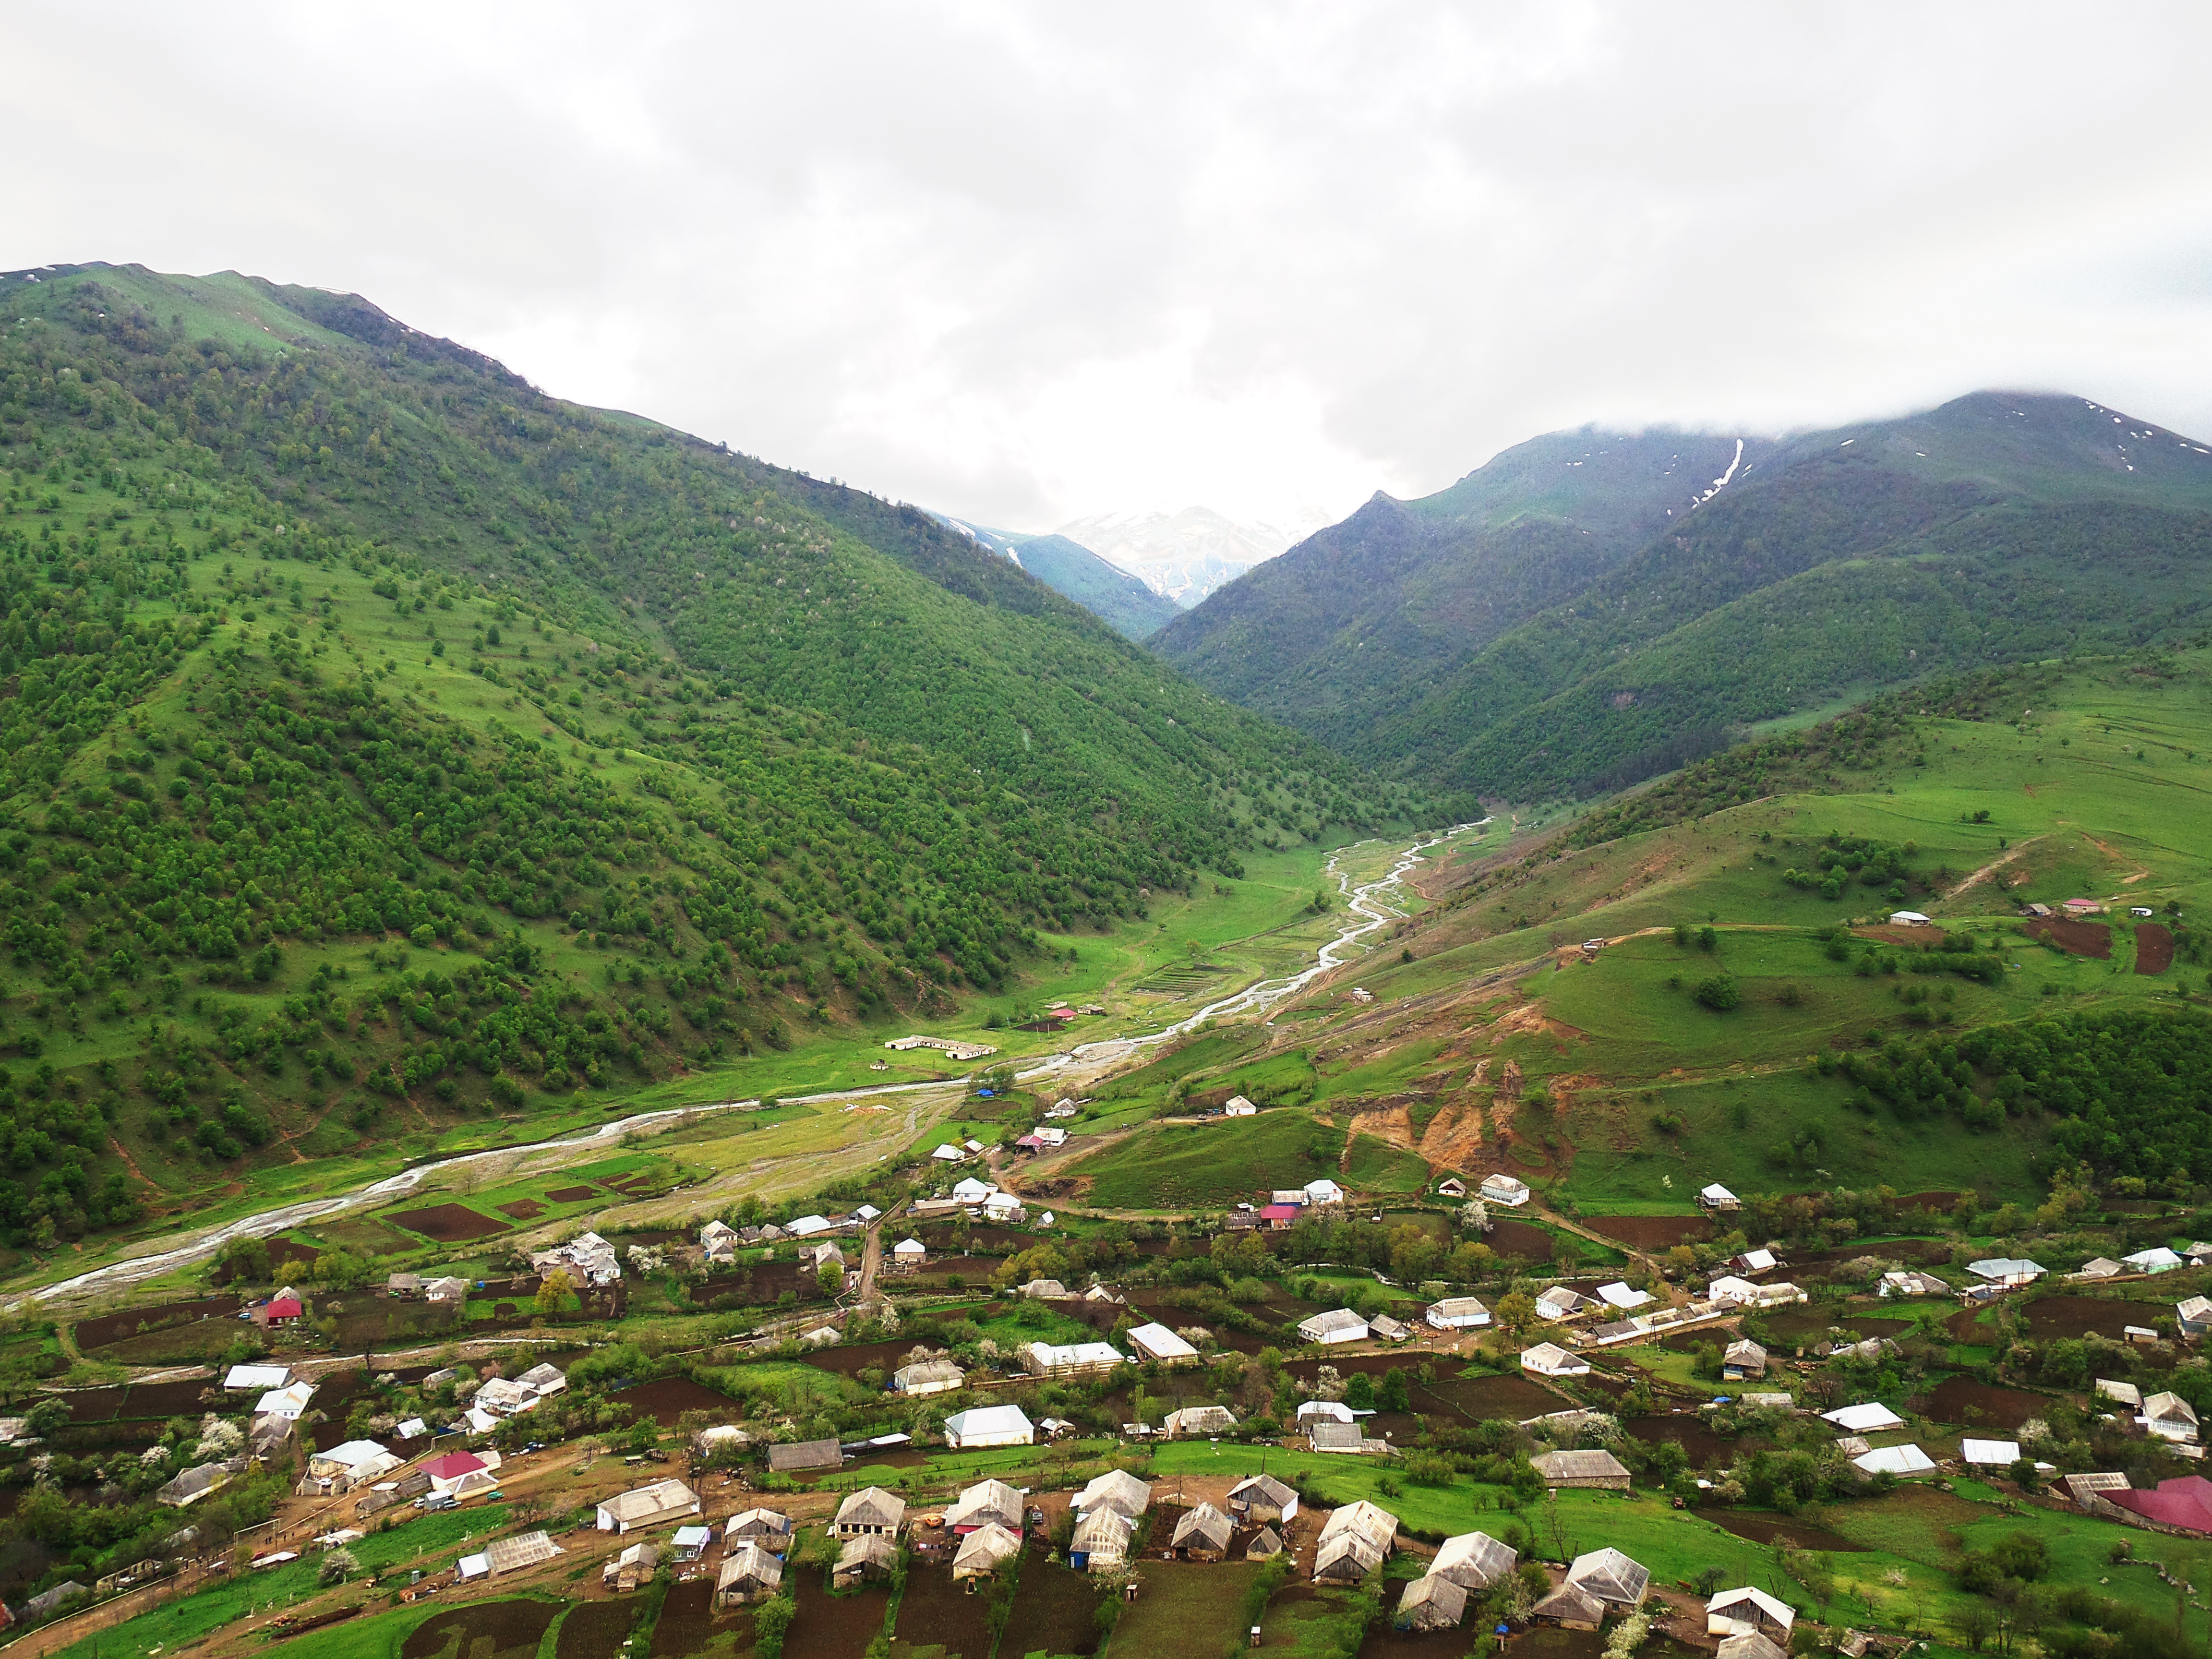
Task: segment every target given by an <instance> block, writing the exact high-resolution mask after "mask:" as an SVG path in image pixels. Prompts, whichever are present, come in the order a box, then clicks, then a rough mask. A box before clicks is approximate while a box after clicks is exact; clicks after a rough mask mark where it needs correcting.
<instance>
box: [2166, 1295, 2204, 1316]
mask: <svg viewBox="0 0 2212 1659" xmlns="http://www.w3.org/2000/svg"><path fill="white" fill-rule="evenodd" d="M2173 1311H2174V1312H2175V1313H2177V1314H2179V1316H2181V1317H2182V1318H2184V1319H2188V1320H2199V1319H2212V1297H2206V1296H2192V1297H2190V1298H2189V1299H2188V1300H2187V1301H2186V1302H2177V1303H2175V1304H2173Z"/></svg>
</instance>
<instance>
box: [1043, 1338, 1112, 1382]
mask: <svg viewBox="0 0 2212 1659" xmlns="http://www.w3.org/2000/svg"><path fill="white" fill-rule="evenodd" d="M1022 1363H1023V1364H1024V1365H1026V1366H1027V1367H1028V1368H1029V1370H1030V1375H1031V1376H1048V1377H1052V1378H1054V1379H1055V1380H1057V1379H1059V1378H1062V1377H1069V1376H1102V1375H1103V1374H1104V1373H1105V1372H1108V1371H1110V1370H1113V1369H1114V1368H1115V1366H1116V1365H1119V1364H1121V1363H1122V1358H1121V1353H1120V1352H1119V1351H1118V1350H1116V1349H1115V1347H1114V1346H1112V1345H1111V1344H1110V1343H1106V1342H1062V1343H1052V1342H1032V1343H1030V1345H1029V1346H1028V1347H1026V1348H1024V1349H1023V1350H1022Z"/></svg>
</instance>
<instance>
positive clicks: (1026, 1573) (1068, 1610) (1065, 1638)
mask: <svg viewBox="0 0 2212 1659" xmlns="http://www.w3.org/2000/svg"><path fill="white" fill-rule="evenodd" d="M1097 1613H1098V1589H1097V1585H1096V1584H1095V1583H1092V1581H1091V1578H1090V1577H1088V1576H1087V1575H1085V1574H1084V1573H1079V1572H1076V1571H1073V1570H1072V1569H1070V1568H1067V1567H1059V1566H1054V1565H1052V1564H1051V1563H1050V1562H1048V1561H1045V1560H1041V1559H1038V1558H1036V1556H1030V1557H1029V1558H1028V1559H1025V1560H1024V1561H1023V1563H1022V1581H1021V1583H1020V1585H1019V1586H1018V1588H1017V1589H1016V1590H1015V1592H1014V1607H1013V1612H1012V1614H1011V1615H1009V1617H1008V1618H1007V1620H1006V1629H1005V1630H1004V1631H1003V1632H1000V1637H999V1651H1000V1653H1001V1654H1002V1655H1006V1656H1008V1659H1023V1656H1024V1655H1027V1654H1032V1653H1048V1654H1053V1655H1085V1654H1092V1653H1096V1652H1097V1651H1098V1624H1097Z"/></svg>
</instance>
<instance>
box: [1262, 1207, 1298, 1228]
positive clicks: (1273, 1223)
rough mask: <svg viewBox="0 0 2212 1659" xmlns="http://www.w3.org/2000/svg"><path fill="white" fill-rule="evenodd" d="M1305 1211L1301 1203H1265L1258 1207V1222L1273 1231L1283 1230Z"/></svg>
mask: <svg viewBox="0 0 2212 1659" xmlns="http://www.w3.org/2000/svg"><path fill="white" fill-rule="evenodd" d="M1304 1213H1305V1206H1304V1205H1301V1204H1267V1205H1262V1206H1261V1209H1260V1225H1261V1226H1263V1227H1267V1228H1269V1229H1271V1230H1272V1231H1275V1232H1285V1231H1289V1229H1290V1225H1291V1223H1292V1222H1293V1221H1296V1220H1297V1218H1299V1217H1300V1216H1301V1215H1303V1214H1304Z"/></svg>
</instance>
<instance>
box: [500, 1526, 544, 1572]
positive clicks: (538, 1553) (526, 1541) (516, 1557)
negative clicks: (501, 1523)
mask: <svg viewBox="0 0 2212 1659" xmlns="http://www.w3.org/2000/svg"><path fill="white" fill-rule="evenodd" d="M483 1553H484V1555H485V1557H486V1559H487V1565H489V1567H490V1568H491V1570H492V1571H494V1572H513V1571H515V1570H516V1569H517V1568H519V1567H534V1566H536V1565H538V1563H539V1562H540V1561H550V1560H551V1559H553V1558H554V1557H555V1556H556V1555H560V1554H562V1553H564V1552H563V1551H562V1548H561V1547H560V1546H559V1545H558V1544H556V1543H555V1542H554V1541H552V1540H551V1539H550V1538H549V1537H547V1536H546V1535H545V1534H544V1533H542V1532H524V1533H517V1534H515V1535H514V1536H513V1537H512V1538H495V1539H493V1540H492V1541H491V1542H489V1544H486V1545H485V1546H484V1552H483Z"/></svg>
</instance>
